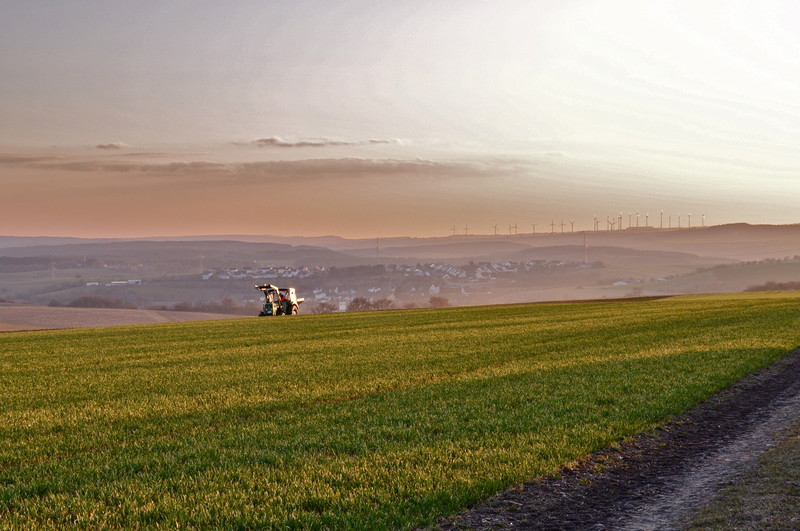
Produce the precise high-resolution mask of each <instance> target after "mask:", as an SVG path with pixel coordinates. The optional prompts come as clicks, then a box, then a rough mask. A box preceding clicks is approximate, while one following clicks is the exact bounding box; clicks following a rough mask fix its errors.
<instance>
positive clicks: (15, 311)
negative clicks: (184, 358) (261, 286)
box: [0, 304, 242, 332]
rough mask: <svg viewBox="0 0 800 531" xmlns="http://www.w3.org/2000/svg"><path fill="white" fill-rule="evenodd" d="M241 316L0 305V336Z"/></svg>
mask: <svg viewBox="0 0 800 531" xmlns="http://www.w3.org/2000/svg"><path fill="white" fill-rule="evenodd" d="M236 317H239V318H241V317H242V316H241V315H228V314H219V313H200V312H172V311H166V310H126V309H118V308H61V307H57V308H54V307H50V306H30V305H22V304H0V332H16V331H24V330H49V329H56V328H87V327H100V326H121V325H135V324H155V323H169V322H177V321H206V320H212V319H231V318H236Z"/></svg>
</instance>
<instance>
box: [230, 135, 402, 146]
mask: <svg viewBox="0 0 800 531" xmlns="http://www.w3.org/2000/svg"><path fill="white" fill-rule="evenodd" d="M398 143H401V142H400V141H399V140H397V139H381V138H371V139H369V140H341V139H337V138H327V137H310V138H283V137H280V136H269V137H265V138H257V139H255V140H253V141H251V142H248V143H245V144H242V143H236V144H237V145H245V146H256V147H261V148H306V147H311V148H316V147H332V146H337V147H338V146H363V145H367V144H372V145H375V144H398Z"/></svg>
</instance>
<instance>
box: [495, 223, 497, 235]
mask: <svg viewBox="0 0 800 531" xmlns="http://www.w3.org/2000/svg"><path fill="white" fill-rule="evenodd" d="M494 235H495V236H497V225H496V224H495V225H494Z"/></svg>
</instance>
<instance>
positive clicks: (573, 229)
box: [569, 221, 575, 232]
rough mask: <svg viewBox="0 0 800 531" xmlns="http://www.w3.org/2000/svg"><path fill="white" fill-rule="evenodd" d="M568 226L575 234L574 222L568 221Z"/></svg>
mask: <svg viewBox="0 0 800 531" xmlns="http://www.w3.org/2000/svg"><path fill="white" fill-rule="evenodd" d="M569 224H570V226H571V227H572V232H575V222H574V221H570V222H569Z"/></svg>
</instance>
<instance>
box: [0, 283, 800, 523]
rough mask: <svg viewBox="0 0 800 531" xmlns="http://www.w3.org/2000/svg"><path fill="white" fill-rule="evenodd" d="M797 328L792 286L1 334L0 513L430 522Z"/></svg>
mask: <svg viewBox="0 0 800 531" xmlns="http://www.w3.org/2000/svg"><path fill="white" fill-rule="evenodd" d="M798 345H800V296H798V295H795V294H792V293H756V294H736V295H727V296H721V295H720V296H696V297H675V298H669V299H663V300H656V301H630V302H624V301H615V302H596V303H574V304H542V305H516V306H494V307H473V308H452V309H445V310H414V311H402V312H371V313H363V314H341V315H336V314H331V315H308V316H306V315H301V316H298V317H293V318H261V319H259V318H244V319H230V320H224V321H205V322H194V323H167V324H157V325H146V326H127V327H108V328H93V329H76V330H53V331H37V332H11V333H3V334H0V528H10V529H17V528H18V529H23V528H32V527H36V528H53V529H56V528H58V529H61V528H64V527H70V526H74V527H79V528H155V527H171V528H175V527H179V528H208V527H217V528H225V529H236V528H276V529H277V528H280V529H294V528H335V529H347V528H351V529H385V528H409V527H415V526H426V525H430V524H433V523H434V522H436V520H437V519H438V518H440V517H443V516H446V515H449V514H452V513H454V512H457V511H459V510H462V509H464V508H465V507H467V506H468V505H469V504H471V503H474V502H476V501H479V500H481V499H485V498H486V497H488V496H490V495H492V494H494V493H496V492H498V491H501V490H503V489H506V488H509V487H512V486H514V485H518V484H520V483H522V482H523V481H526V480H529V479H532V478H534V477H537V476H542V475H547V474H551V473H554V472H556V471H557V470H558V469H559V468H560V467H561V466H563V465H568V464H570V463H573V462H575V461H576V460H578V459H580V458H581V457H582V456H585V455H587V454H589V453H591V452H593V451H595V450H598V449H600V448H602V447H605V446H608V445H611V444H614V443H615V441H618V440H620V439H622V438H624V437H626V436H627V435H631V434H634V433H637V432H641V431H644V430H647V429H650V428H652V427H654V426H656V425H658V424H659V423H661V422H663V421H665V420H666V419H668V418H669V417H671V416H673V415H675V414H678V413H680V412H682V411H684V410H685V409H687V408H688V407H690V406H692V405H695V404H697V403H698V402H700V401H702V400H703V399H705V398H707V397H708V396H709V395H711V394H713V393H714V392H716V391H718V390H720V389H722V388H725V387H726V386H728V385H730V384H731V383H733V382H734V381H736V380H738V379H740V378H742V377H743V376H745V375H746V374H748V373H750V372H753V371H755V370H757V369H759V368H761V367H763V366H766V365H768V364H770V363H771V362H774V361H775V360H777V359H779V358H781V357H782V356H784V355H786V354H787V353H788V352H790V351H792V350H793V349H795V348H796V347H797V346H798Z"/></svg>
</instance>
